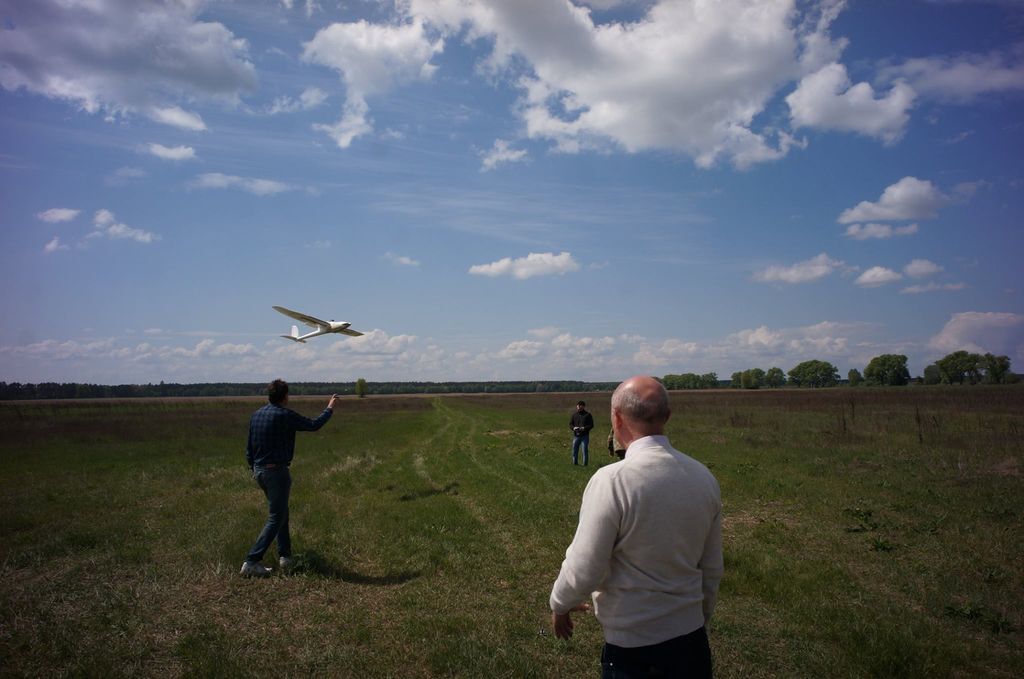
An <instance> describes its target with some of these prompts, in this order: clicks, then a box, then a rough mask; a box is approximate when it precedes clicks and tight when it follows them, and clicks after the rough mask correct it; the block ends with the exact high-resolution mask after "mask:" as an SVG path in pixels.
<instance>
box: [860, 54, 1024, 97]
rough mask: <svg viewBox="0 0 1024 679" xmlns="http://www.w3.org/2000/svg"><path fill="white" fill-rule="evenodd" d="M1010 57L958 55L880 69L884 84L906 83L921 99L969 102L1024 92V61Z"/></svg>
mask: <svg viewBox="0 0 1024 679" xmlns="http://www.w3.org/2000/svg"><path fill="white" fill-rule="evenodd" d="M1021 57H1022V53H1021V52H1020V51H1019V50H1018V51H1016V52H1015V53H1014V54H1007V53H1005V52H1001V51H993V52H989V53H988V54H960V55H955V56H935V57H926V58H919V59H908V60H906V61H904V62H903V63H900V64H897V65H893V66H888V67H886V68H883V69H882V71H881V72H880V73H879V77H880V78H881V79H883V80H886V81H897V80H899V81H906V82H907V83H909V84H910V85H911V86H912V87H913V88H914V91H915V92H917V93H918V94H919V95H921V96H922V97H928V98H930V99H936V100H939V101H945V102H954V103H964V104H965V103H970V102H972V101H975V100H977V99H979V98H980V97H982V96H984V95H992V94H999V93H1004V92H1009V93H1013V92H1024V60H1022V58H1021Z"/></svg>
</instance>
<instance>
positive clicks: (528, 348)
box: [497, 340, 544, 360]
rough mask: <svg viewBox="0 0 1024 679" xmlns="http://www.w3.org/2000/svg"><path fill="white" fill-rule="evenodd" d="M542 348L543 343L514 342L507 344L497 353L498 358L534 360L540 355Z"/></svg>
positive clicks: (529, 341) (530, 341)
mask: <svg viewBox="0 0 1024 679" xmlns="http://www.w3.org/2000/svg"><path fill="white" fill-rule="evenodd" d="M543 347H544V343H543V342H534V341H532V340H519V341H516V342H509V343H508V345H506V346H505V348H504V349H502V350H501V351H499V352H498V354H497V356H498V358H502V359H512V360H521V359H524V358H534V357H535V356H537V354H539V353H540V351H541V349H542V348H543Z"/></svg>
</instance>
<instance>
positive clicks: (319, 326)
mask: <svg viewBox="0 0 1024 679" xmlns="http://www.w3.org/2000/svg"><path fill="white" fill-rule="evenodd" d="M274 311H280V312H281V313H282V314H284V315H285V316H290V317H291V318H294V319H295V320H297V321H302V322H303V323H305V324H306V325H308V326H309V327H311V328H316V330H314V331H313V332H308V333H306V334H305V335H299V326H297V325H293V326H292V334H290V335H281V337H284V338H285V339H290V340H291V341H293V342H302V343H303V344H305V343H306V340H308V339H309V338H310V337H319V336H320V335H329V334H331V333H332V332H340V333H342V334H343V335H349V336H350V337H359V336H361V335H362V334H363V333H361V332H359V331H358V330H349V327H348V326H350V325H352V324H351V323H346V322H345V321H333V320H332V321H321V320H320V319H319V318H317V317H315V316H307V315H306V314H300V313H299V312H298V311H292V310H291V309H285V308H284V307H283V306H275V307H274Z"/></svg>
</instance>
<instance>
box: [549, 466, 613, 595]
mask: <svg viewBox="0 0 1024 679" xmlns="http://www.w3.org/2000/svg"><path fill="white" fill-rule="evenodd" d="M621 517H622V509H621V507H620V505H619V503H618V502H617V500H616V498H615V493H614V492H613V488H612V483H611V475H610V474H602V473H601V472H600V471H599V472H598V473H597V474H594V476H593V477H591V479H590V483H588V484H587V489H586V490H585V491H584V492H583V503H582V505H581V507H580V522H579V525H578V526H577V528H576V536H575V537H574V538H573V541H572V544H571V545H569V548H568V549H567V550H566V551H565V560H564V561H562V569H561V571H559V573H558V579H557V580H555V584H554V587H552V589H551V598H550V600H549V604H550V606H551V610H552V611H554V612H555V613H558V614H559V615H561V614H563V613H566V612H567V611H569V609H571V608H572V607H573V606H576V605H577V604H579V603H580V602H582V601H585V600H587V599H589V598H590V595H591V592H593V591H595V590H596V589H597V588H598V586H599V585H600V584H601V582H602V581H603V580H604V578H605V576H606V575H607V574H608V569H609V567H610V562H611V555H612V550H613V549H614V548H615V540H616V538H617V537H618V533H619V522H620V520H621Z"/></svg>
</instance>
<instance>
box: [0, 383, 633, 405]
mask: <svg viewBox="0 0 1024 679" xmlns="http://www.w3.org/2000/svg"><path fill="white" fill-rule="evenodd" d="M360 381H361V380H360ZM364 383H365V386H366V392H365V393H367V394H506V393H508V394H512V393H535V392H580V391H611V390H613V389H615V387H616V385H617V384H618V383H617V382H581V381H576V380H541V381H517V382H364ZM288 386H289V388H290V392H291V393H292V394H293V395H298V396H301V395H305V394H317V395H322V394H342V395H345V394H356V393H357V389H356V386H357V382H289V385H288ZM266 393H267V385H266V383H263V382H258V383H257V382H251V383H238V382H207V383H198V384H178V383H173V382H171V383H168V382H160V383H159V384H116V385H107V384H81V383H77V382H63V383H58V382H42V383H40V384H21V383H19V382H12V383H7V382H0V400H5V401H15V400H26V399H65V398H66V399H71V398H76V399H77V398H82V399H87V398H153V397H175V396H178V397H181V396H185V397H196V396H265V395H266Z"/></svg>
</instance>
